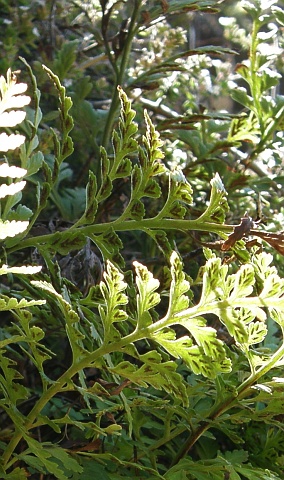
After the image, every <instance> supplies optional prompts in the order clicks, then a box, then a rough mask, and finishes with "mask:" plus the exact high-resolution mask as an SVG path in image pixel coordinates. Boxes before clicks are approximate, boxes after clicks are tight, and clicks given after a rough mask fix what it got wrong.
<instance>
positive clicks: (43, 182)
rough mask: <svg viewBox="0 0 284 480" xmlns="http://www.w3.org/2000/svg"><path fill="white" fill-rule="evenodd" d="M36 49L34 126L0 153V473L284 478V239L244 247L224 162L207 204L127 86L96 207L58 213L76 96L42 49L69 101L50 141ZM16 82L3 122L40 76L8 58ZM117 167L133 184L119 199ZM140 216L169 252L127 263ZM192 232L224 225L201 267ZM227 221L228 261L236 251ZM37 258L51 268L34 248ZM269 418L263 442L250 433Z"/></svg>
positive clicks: (94, 195) (9, 84)
mask: <svg viewBox="0 0 284 480" xmlns="http://www.w3.org/2000/svg"><path fill="white" fill-rule="evenodd" d="M278 15H280V14H279V12H278ZM26 66H27V68H28V71H29V73H30V79H31V84H32V86H33V101H34V105H33V106H34V114H33V115H30V116H29V120H28V121H27V122H26V124H25V131H26V140H25V139H24V138H23V137H20V136H19V134H16V137H15V136H13V134H12V136H10V137H7V134H6V133H5V132H3V135H4V136H3V137H2V138H3V139H5V141H8V143H7V145H9V148H10V149H11V148H12V149H16V148H18V147H19V150H18V151H17V152H15V159H14V161H13V162H12V161H11V160H10V157H9V161H8V159H5V161H4V160H3V164H2V166H1V169H3V170H0V171H1V172H2V171H3V175H4V177H6V178H8V181H7V185H6V184H4V185H2V186H1V187H0V196H1V225H2V226H1V230H0V232H2V233H1V240H2V241H3V260H2V266H1V269H0V273H1V274H2V275H3V283H1V289H2V291H1V298H0V309H2V310H3V311H5V312H6V313H5V317H3V325H1V339H0V346H1V357H0V367H1V368H0V390H1V396H0V415H1V425H2V431H1V434H0V435H1V436H0V449H1V463H0V476H1V478H3V479H9V480H14V479H17V480H18V479H19V480H21V479H25V478H27V476H31V477H32V478H37V477H38V476H39V475H40V476H41V477H42V478H58V479H62V480H65V479H68V478H72V479H79V478H83V479H84V480H87V479H88V478H94V475H96V476H97V477H98V478H104V479H107V480H108V479H111V480H116V479H119V478H136V477H137V478H148V479H152V478H160V479H164V480H173V479H181V478H183V479H184V478H188V479H190V480H191V479H197V480H204V479H206V480H207V479H214V480H223V479H224V478H232V479H237V480H239V479H243V478H245V479H250V480H257V479H258V480H259V479H260V480H262V479H263V480H267V479H274V480H275V479H276V480H277V479H280V478H282V476H283V458H281V457H279V451H281V444H283V434H282V425H281V415H282V413H283V399H282V397H283V377H282V376H281V367H282V366H283V361H284V344H283V326H284V280H283V279H282V278H280V277H279V275H278V273H277V270H276V268H275V267H274V266H273V265H272V260H273V258H272V255H271V254H267V253H265V252H262V251H261V250H260V246H259V245H258V246H254V247H253V248H252V249H251V250H250V251H249V250H247V249H246V244H245V242H244V240H243V239H242V238H241V239H238V238H235V237H236V232H237V231H239V230H237V229H236V228H235V227H234V226H231V225H227V224H225V217H226V214H227V212H228V204H227V193H226V191H225V188H224V186H223V183H222V180H221V178H220V176H219V175H218V174H216V175H215V176H214V177H213V178H212V179H211V182H210V187H211V194H210V198H209V201H208V202H207V204H206V207H205V209H204V211H203V213H202V214H200V215H199V216H198V217H197V218H196V216H195V217H193V218H192V216H191V205H192V203H193V193H194V192H193V190H192V187H191V185H190V184H189V183H188V182H187V180H186V178H185V177H184V175H183V173H182V172H181V171H179V170H177V171H170V170H169V169H168V168H167V167H166V166H165V164H164V163H163V156H164V153H163V144H162V141H161V139H160V136H159V134H158V132H157V131H156V129H155V127H154V125H153V122H152V121H151V119H150V117H149V114H148V113H147V112H145V116H144V118H145V125H146V130H145V134H144V135H143V136H142V139H141V140H140V139H139V135H138V133H139V132H138V126H137V125H136V123H135V112H134V110H133V108H132V105H131V102H130V101H129V99H128V97H127V95H126V93H125V92H124V90H123V89H122V88H121V87H119V88H118V91H117V94H116V95H118V98H119V99H120V105H121V110H120V118H119V121H118V126H117V128H116V130H115V131H114V132H113V134H112V151H111V152H108V151H107V150H106V149H105V148H103V147H102V148H101V152H100V155H101V156H100V167H101V175H100V177H99V178H97V177H96V176H95V175H94V173H93V172H90V173H89V182H88V184H87V186H86V189H85V194H86V199H85V208H82V209H81V211H82V213H81V215H78V218H77V219H76V221H75V222H73V223H72V224H71V225H69V224H67V225H66V224H63V225H60V229H58V230H57V229H56V225H55V228H54V224H52V222H51V226H50V227H49V229H48V228H46V226H45V227H44V228H42V225H41V223H40V222H41V221H42V218H44V213H45V212H46V211H47V212H49V211H50V209H51V205H54V204H55V205H59V201H58V198H59V196H60V175H61V174H62V171H63V169H64V168H65V166H64V163H65V162H66V159H67V158H68V156H70V155H71V154H72V150H73V143H72V138H71V134H70V132H71V130H72V126H73V120H72V116H71V111H70V109H71V106H72V102H71V99H70V98H69V97H68V96H67V95H66V90H65V88H64V87H63V86H62V85H61V83H60V81H59V79H58V77H57V76H56V75H54V74H53V73H52V71H51V70H50V69H48V68H47V67H44V71H45V72H46V73H47V74H48V76H49V78H50V79H51V80H52V82H53V84H54V86H55V88H56V90H57V93H58V97H59V119H60V133H59V132H58V131H57V130H56V129H53V130H52V135H53V139H54V151H53V153H52V155H51V154H50V155H49V156H48V159H47V158H45V157H44V155H43V154H42V152H41V151H40V150H39V138H38V135H39V133H38V132H39V128H40V123H41V118H42V114H41V109H40V92H39V90H38V88H37V85H36V78H35V77H34V75H33V73H32V71H31V69H30V68H29V66H28V65H26ZM251 74H252V75H254V71H251ZM261 78H262V77H261V72H260V74H259V75H258V76H256V78H255V81H257V80H258V81H259V82H261ZM1 86H2V88H1V100H2V101H1V108H2V109H3V111H4V110H5V114H3V116H2V118H4V120H3V122H2V123H1V125H2V126H3V127H4V128H6V129H10V128H12V127H14V126H16V125H18V123H20V122H21V121H22V120H23V118H24V115H25V114H24V113H23V112H18V114H19V113H20V116H18V117H17V121H16V122H15V121H13V123H12V120H11V119H10V118H9V116H13V115H15V114H16V112H11V109H13V108H15V107H16V106H17V107H18V108H22V107H23V106H24V105H26V104H27V103H28V98H27V97H25V96H22V95H21V94H22V93H23V92H24V91H25V88H26V87H25V86H23V84H18V83H17V82H16V77H15V76H14V75H13V74H11V72H8V76H7V80H4V78H3V77H2V79H1ZM262 93H264V92H262ZM115 97H116V96H115ZM259 108H260V107H259ZM259 112H260V111H258V113H259ZM254 114H255V115H256V113H255V112H254ZM8 118H9V120H8ZM0 121H1V117H0ZM267 122H268V120H267ZM268 124H269V122H268V123H267V125H268ZM278 124H279V122H277V125H278ZM232 125H233V126H234V132H235V131H236V130H235V129H236V123H235V122H234V121H233V122H232ZM238 125H239V124H238ZM277 125H276V126H277ZM239 127H240V125H239ZM232 128H233V127H232ZM277 128H278V127H277ZM232 131H233V130H232ZM8 133H11V132H10V131H9V132H8ZM16 139H19V142H18V143H17V142H16ZM24 140H25V141H24ZM0 141H1V136H0ZM2 145H3V143H2ZM7 149H8V147H6V146H4V147H3V150H4V151H7ZM16 153H17V155H16ZM14 163H16V164H17V166H15V164H14ZM18 164H19V165H20V166H18ZM11 178H13V179H16V181H15V182H12V181H11V180H10V179H11ZM24 178H25V180H23V179H24ZM25 181H27V182H28V183H27V184H25V183H24V182H25ZM120 181H123V182H124V183H125V184H126V185H127V189H128V190H127V202H126V201H119V202H116V203H115V202H114V201H113V198H117V197H115V193H116V186H117V184H119V182H120ZM24 187H25V190H26V191H27V194H26V196H24V197H23V198H21V192H22V190H23V189H24ZM33 189H34V190H35V195H33V193H34V190H33ZM34 198H36V201H34ZM21 201H23V203H26V204H21V203H20V202H21ZM110 205H111V206H112V211H111V212H110V213H109V206H110ZM79 210H80V209H79ZM46 215H47V216H48V213H47V214H46ZM238 228H239V226H238ZM126 232H127V234H128V235H129V236H127V237H126V236H125V234H126ZM137 232H142V234H143V235H145V237H143V238H148V239H149V241H150V242H151V243H152V244H156V245H157V248H159V249H160V251H161V252H162V255H163V257H164V259H165V260H164V262H163V267H161V268H155V266H154V268H151V267H150V266H147V260H148V259H147V258H145V259H144V260H145V261H142V260H141V259H139V261H138V260H137V259H136V260H134V261H133V262H131V264H129V263H127V264H126V265H125V258H124V257H125V256H126V255H125V251H126V246H127V245H126V244H127V242H128V240H129V238H131V236H134V235H138V234H139V233H137ZM195 232H205V233H207V234H210V235H214V238H216V237H217V238H218V239H217V241H216V240H215V241H213V242H211V243H210V242H207V243H206V242H203V243H204V244H205V243H206V245H207V248H204V255H205V259H206V261H205V262H204V263H205V264H204V265H203V266H202V267H201V268H200V269H199V272H198V274H197V275H196V276H195V277H194V279H192V278H190V276H189V275H188V274H187V273H186V272H185V269H184V265H183V260H182V257H181V256H180V254H179V251H178V248H176V243H177V242H176V241H177V240H179V236H183V237H186V236H187V235H189V234H193V235H194V233H195ZM244 233H249V231H248V232H244ZM228 235H231V239H232V238H233V239H234V241H232V242H231V243H230V247H231V248H230V249H231V251H232V253H233V254H234V255H235V256H234V257H232V258H230V259H229V261H228V259H227V258H225V259H224V258H223V256H224V253H222V252H224V251H225V249H223V250H222V248H223V246H224V243H223V240H226V239H227V237H228ZM234 236H235V237H234ZM235 240H237V241H236V242H235ZM209 245H211V246H212V247H213V248H214V249H216V252H215V253H213V252H212V250H210V249H209V248H208V247H209ZM156 251H157V250H156ZM76 252H77V253H76ZM220 252H221V253H220ZM29 256H31V257H32V258H29ZM134 256H135V255H134V254H133V256H132V259H133V257H134ZM23 258H24V261H23ZM86 259H87V261H86ZM94 259H95V260H94ZM236 259H237V261H236ZM20 262H21V263H25V265H24V266H19V265H20ZM36 262H38V263H40V264H41V265H43V271H42V272H41V273H40V270H41V267H39V266H31V265H30V264H31V263H36ZM88 263H89V265H88ZM7 265H9V266H7ZM82 265H83V267H82ZM98 265H99V266H100V268H99V269H98V270H96V267H98ZM75 273H76V274H78V275H80V276H85V278H84V279H83V282H82V281H81V280H82V279H80V281H78V282H77V279H78V275H75ZM7 274H8V275H7ZM11 274H12V275H13V277H11ZM26 274H29V275H30V274H33V275H34V274H37V277H33V279H32V280H28V279H29V278H30V277H29V276H28V277H27V276H26ZM4 275H5V276H4ZM81 285H83V288H81ZM8 315H10V316H8ZM23 365H24V367H23ZM26 372H29V374H30V377H31V381H29V378H28V376H27V374H26ZM251 424H252V427H251V430H250V429H249V428H248V425H251ZM259 424H260V425H261V426H262V430H261V435H262V437H261V435H260V434H259V438H260V441H261V442H262V445H263V447H262V458H261V459H258V458H257V453H255V452H254V451H253V448H252V445H251V443H250V442H251V438H250V435H252V433H251V432H254V431H256V432H258V431H259V430H258V429H257V427H256V426H257V425H259ZM272 440H273V441H272ZM281 442H282V443H281ZM276 444H277V448H278V450H277V453H278V458H277V459H275V457H276V456H275V450H276V447H275V445H276ZM282 451H283V450H282ZM205 452H206V453H205ZM273 455H274V456H273ZM281 462H282V464H281Z"/></svg>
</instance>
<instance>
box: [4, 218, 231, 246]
mask: <svg viewBox="0 0 284 480" xmlns="http://www.w3.org/2000/svg"><path fill="white" fill-rule="evenodd" d="M234 227H235V225H223V224H220V223H213V222H205V221H202V222H200V221H199V219H198V220H176V219H171V218H164V219H161V220H160V219H156V218H145V219H142V220H139V221H137V220H128V221H124V222H121V223H120V219H118V220H115V221H114V222H109V223H100V224H96V225H87V226H85V227H79V228H77V229H76V230H77V231H78V234H79V233H80V234H82V235H85V236H86V237H91V236H92V235H99V234H101V233H106V232H108V231H109V230H111V229H113V230H114V231H115V232H125V231H133V230H141V231H145V232H147V231H149V230H160V229H162V230H165V231H166V230H180V231H183V232H187V231H193V230H194V231H200V232H210V233H215V234H217V235H219V236H222V237H223V236H224V235H227V234H230V233H232V232H233V230H234ZM71 231H72V233H73V232H74V231H75V229H72V227H71V228H70V229H69V230H68V232H71ZM55 235H56V238H60V237H62V238H64V236H66V231H60V232H56V233H50V234H48V235H38V236H36V237H31V238H26V239H25V240H23V241H21V243H19V244H17V245H15V246H13V247H11V248H7V253H12V252H15V251H17V250H19V249H21V250H22V249H24V248H28V247H36V246H38V245H40V244H42V245H43V244H49V243H50V244H52V242H53V241H54V237H55ZM94 240H95V239H94ZM70 248H71V247H70Z"/></svg>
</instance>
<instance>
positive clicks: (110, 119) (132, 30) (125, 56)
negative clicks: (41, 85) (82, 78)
mask: <svg viewBox="0 0 284 480" xmlns="http://www.w3.org/2000/svg"><path fill="white" fill-rule="evenodd" d="M141 3H142V0H135V2H134V7H133V12H132V17H131V20H130V24H129V29H128V35H127V38H126V41H125V45H124V48H123V52H122V58H121V62H120V68H119V72H118V73H117V75H116V79H115V84H114V88H113V94H112V99H111V106H110V109H109V112H108V116H107V121H106V125H105V128H104V135H103V139H102V146H103V147H105V149H106V150H107V149H108V146H109V140H110V137H111V133H112V130H113V124H114V121H115V116H116V113H117V110H118V107H119V95H118V90H117V87H118V86H119V85H121V86H122V84H123V79H124V76H125V71H126V67H127V64H128V62H129V56H130V52H131V46H132V40H133V38H134V36H135V34H136V30H137V26H136V23H137V19H138V15H139V13H140V6H141Z"/></svg>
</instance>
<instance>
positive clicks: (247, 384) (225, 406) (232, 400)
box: [172, 343, 284, 465]
mask: <svg viewBox="0 0 284 480" xmlns="http://www.w3.org/2000/svg"><path fill="white" fill-rule="evenodd" d="M283 356H284V343H283V344H282V345H281V347H280V348H279V349H278V350H277V351H276V352H275V353H274V355H272V357H271V358H270V360H269V361H268V362H267V363H265V364H264V365H263V366H262V367H260V368H259V369H258V370H257V371H256V372H255V374H252V375H250V376H249V377H248V378H247V379H246V380H245V381H244V382H243V383H242V384H241V385H240V386H239V387H238V388H237V393H236V394H231V395H229V396H228V397H227V398H225V399H224V400H222V401H221V402H219V403H218V404H217V405H215V406H214V407H213V408H212V409H211V411H210V412H209V415H208V417H207V418H206V420H205V421H204V422H203V423H202V424H200V425H199V427H198V428H197V429H196V430H195V431H194V432H193V433H192V434H191V435H190V437H189V438H188V439H187V441H186V442H185V444H184V445H183V446H182V448H181V449H180V451H179V452H178V453H177V455H176V457H175V459H174V461H173V464H172V465H176V464H177V463H178V462H179V461H180V460H181V459H182V458H184V457H185V456H186V454H187V453H188V452H189V450H190V449H191V448H192V447H193V445H194V444H195V443H196V442H197V440H198V439H199V438H200V437H201V436H202V435H203V434H204V433H205V432H206V431H207V430H208V429H209V428H210V427H211V426H212V422H214V421H215V420H216V419H217V418H218V417H220V415H222V414H223V413H225V412H226V411H228V410H230V409H231V408H232V407H234V406H235V405H236V404H237V403H239V401H240V400H242V399H243V398H245V397H247V396H248V394H249V393H250V392H251V387H252V386H253V385H254V384H256V383H257V382H258V380H259V379H260V378H261V377H263V376H264V375H265V374H266V373H268V372H269V371H270V370H271V369H272V368H273V367H275V365H276V364H277V362H278V361H279V360H280V359H281V358H282V357H283Z"/></svg>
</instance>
